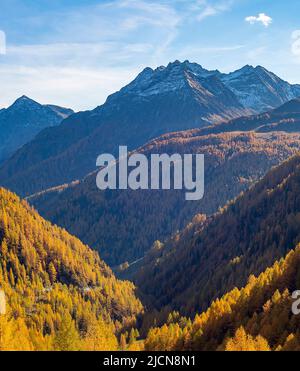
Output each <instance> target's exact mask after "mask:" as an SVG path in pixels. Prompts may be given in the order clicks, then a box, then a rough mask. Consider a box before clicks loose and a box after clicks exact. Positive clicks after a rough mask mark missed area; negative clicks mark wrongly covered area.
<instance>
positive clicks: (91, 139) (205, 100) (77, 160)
mask: <svg viewBox="0 0 300 371" xmlns="http://www.w3.org/2000/svg"><path fill="white" fill-rule="evenodd" d="M223 77H224V75H223V74H221V75H220V72H219V71H208V70H205V69H204V68H202V67H201V66H199V65H197V64H195V63H190V62H188V61H186V62H184V63H180V62H179V61H176V62H174V63H170V64H169V65H168V66H167V67H159V68H157V69H156V70H153V69H150V68H147V69H145V70H144V71H143V72H142V73H140V74H139V75H138V77H137V78H136V79H135V80H134V81H133V82H131V83H130V84H129V85H127V86H126V87H124V88H123V89H121V90H120V91H119V92H117V93H115V94H112V95H111V96H109V97H108V98H107V101H106V102H105V104H104V105H102V106H99V107H97V108H96V109H95V110H93V111H87V112H81V113H78V114H75V115H72V116H71V117H70V118H67V119H66V120H64V121H63V122H62V124H61V125H59V127H57V128H52V129H51V130H49V129H48V130H46V131H44V132H42V133H40V134H39V135H38V136H37V137H36V138H35V139H34V140H33V141H32V142H31V143H29V144H28V145H26V146H25V147H23V148H22V150H20V151H18V152H17V153H16V154H15V155H14V156H13V157H12V158H11V159H10V160H9V161H7V162H6V163H5V164H4V166H2V167H1V169H0V182H1V184H2V185H3V186H6V187H7V188H9V189H12V190H13V191H15V192H17V193H19V194H20V195H22V196H29V195H30V194H33V193H36V192H39V191H42V190H44V189H47V188H51V187H55V186H59V185H60V184H63V183H69V182H72V181H74V180H76V179H80V178H83V177H84V176H86V174H88V173H89V172H91V171H93V170H95V161H96V158H97V157H98V155H99V154H100V153H103V152H110V153H112V154H116V152H117V148H118V146H119V145H127V146H128V147H129V149H130V150H133V149H135V148H137V147H139V146H141V145H143V144H144V143H146V142H148V141H149V140H151V139H153V138H155V137H158V136H160V135H162V134H164V133H168V132H173V131H178V130H187V129H193V128H197V127H198V128H199V127H204V126H207V125H213V124H216V123H218V122H221V121H224V120H225V121H227V120H230V119H232V118H235V117H240V116H245V115H248V114H250V113H251V112H253V109H249V108H245V107H244V106H243V105H242V103H241V102H240V101H239V99H238V97H237V96H236V95H235V94H234V93H233V92H232V90H230V88H229V87H228V86H226V84H225V83H224V82H223V81H222V78H223ZM280 81H282V80H280ZM286 84H287V83H286ZM244 85H245V84H242V85H241V89H242V90H241V91H244V90H243V89H245V86H244ZM246 85H247V84H246ZM283 85H284V86H283V87H282V86H281V87H280V89H281V90H282V89H284V88H285V87H286V85H285V84H283ZM263 86H265V85H264V84H263ZM288 86H289V87H290V89H291V86H290V85H289V84H288ZM295 89H296V90H297V89H298V88H297V87H295ZM281 90H280V91H281ZM261 91H262V93H263V95H264V96H265V95H266V92H265V90H264V89H262V90H261ZM299 91H300V90H299ZM275 93H276V92H275ZM249 94H253V92H250V93H249ZM272 94H273V95H274V92H272ZM273 95H272V96H273ZM275 95H276V94H275ZM299 95H300V93H299ZM279 96H280V97H281V93H280V94H279ZM280 97H277V98H278V99H277V100H276V101H274V100H273V99H271V101H272V102H273V104H274V108H275V107H277V106H278V105H279V104H280V102H281V101H282V100H283V101H284V99H285V98H286V97H284V96H283V97H281V98H280ZM272 102H271V103H272ZM268 107H269V105H268ZM75 128H76V130H75ZM132 133H134V135H132ZM24 179H26V180H27V181H26V182H25V181H24Z"/></svg>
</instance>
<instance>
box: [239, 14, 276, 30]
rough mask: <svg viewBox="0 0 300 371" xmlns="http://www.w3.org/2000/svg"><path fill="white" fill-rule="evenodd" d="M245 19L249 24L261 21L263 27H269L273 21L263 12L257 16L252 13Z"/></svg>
mask: <svg viewBox="0 0 300 371" xmlns="http://www.w3.org/2000/svg"><path fill="white" fill-rule="evenodd" d="M245 21H246V22H248V23H250V24H254V23H261V24H263V25H264V26H265V27H269V26H270V24H271V23H272V22H273V19H272V18H271V17H269V16H268V15H266V14H265V13H260V14H259V15H258V16H253V15H252V16H250V17H246V18H245Z"/></svg>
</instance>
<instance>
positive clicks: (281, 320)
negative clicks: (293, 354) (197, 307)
mask: <svg viewBox="0 0 300 371" xmlns="http://www.w3.org/2000/svg"><path fill="white" fill-rule="evenodd" d="M299 285H300V247H299V246H298V247H297V248H296V250H293V251H291V252H290V253H289V254H288V255H287V256H286V257H285V258H284V259H281V260H280V261H278V262H275V264H274V265H273V266H272V267H271V268H268V269H266V271H264V272H263V273H262V274H261V275H260V276H259V277H257V278H256V277H255V276H253V275H251V276H250V277H249V279H248V283H247V285H246V286H245V287H243V288H241V289H238V288H234V289H233V290H232V291H231V292H229V293H227V294H226V295H224V296H223V297H222V298H220V299H218V300H216V301H214V302H213V303H212V304H211V306H210V307H209V308H208V310H207V311H206V312H203V313H202V314H198V315H196V317H195V319H194V320H192V321H191V320H188V319H186V318H180V316H179V315H178V313H170V316H169V321H168V323H167V324H165V325H164V326H163V327H161V328H155V329H152V330H150V332H149V334H148V337H147V339H146V341H145V347H146V350H169V351H170V350H196V351H199V350H210V351H211V350H227V351H268V350H277V351H282V350H284V351H299V350H300V333H299V326H300V315H296V314H294V313H293V312H292V306H293V304H295V305H296V307H297V304H296V302H295V298H294V299H293V298H292V293H293V292H294V291H295V290H299V287H300V286H299ZM298 308H299V305H298Z"/></svg>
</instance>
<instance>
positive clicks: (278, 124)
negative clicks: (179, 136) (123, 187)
mask: <svg viewBox="0 0 300 371" xmlns="http://www.w3.org/2000/svg"><path fill="white" fill-rule="evenodd" d="M233 131H255V132H257V133H269V132H274V131H282V132H286V133H299V132H300V98H297V99H293V100H291V101H289V102H287V103H285V104H283V105H282V106H280V107H278V108H276V109H274V110H271V111H269V112H266V113H262V114H260V115H251V116H247V117H240V118H238V119H234V120H231V121H228V122H224V123H221V124H219V125H215V126H213V127H207V128H204V129H196V130H194V135H195V136H199V135H209V134H218V133H226V132H233Z"/></svg>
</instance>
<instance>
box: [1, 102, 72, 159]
mask: <svg viewBox="0 0 300 371" xmlns="http://www.w3.org/2000/svg"><path fill="white" fill-rule="evenodd" d="M73 113H74V112H73V111H72V110H71V109H67V108H62V107H58V106H52V105H45V106H43V105H41V104H39V103H37V102H35V101H33V100H32V99H30V98H28V97H26V96H23V97H21V98H19V99H17V100H16V101H15V103H14V104H12V105H11V106H10V107H9V108H7V109H2V110H1V111H0V162H3V161H4V160H5V159H7V158H8V157H9V156H10V155H12V154H13V153H14V152H15V151H16V150H17V149H19V148H20V147H21V146H23V145H24V144H25V143H27V142H29V141H30V140H32V139H33V138H34V137H35V135H36V134H38V133H39V132H40V131H41V130H43V129H45V128H46V127H52V126H57V125H59V124H60V123H61V121H62V120H64V119H65V118H67V117H68V116H70V115H71V114H73Z"/></svg>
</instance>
